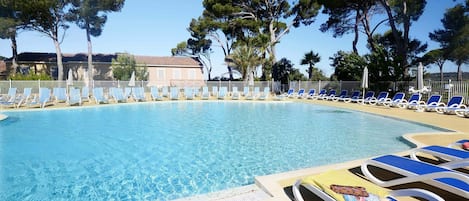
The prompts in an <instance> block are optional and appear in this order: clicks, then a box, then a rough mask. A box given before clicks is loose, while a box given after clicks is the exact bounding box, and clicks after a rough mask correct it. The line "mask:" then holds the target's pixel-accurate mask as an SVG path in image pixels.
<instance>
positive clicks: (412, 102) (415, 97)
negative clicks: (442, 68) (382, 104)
mask: <svg viewBox="0 0 469 201" xmlns="http://www.w3.org/2000/svg"><path fill="white" fill-rule="evenodd" d="M420 98H422V95H420V93H415V94H412V95H411V96H410V98H409V100H406V99H403V100H402V101H401V102H400V103H398V104H397V106H399V107H400V108H407V109H412V108H417V106H418V104H419V102H420Z"/></svg>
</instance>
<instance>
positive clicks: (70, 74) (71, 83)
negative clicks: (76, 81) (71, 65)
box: [67, 69, 73, 85]
mask: <svg viewBox="0 0 469 201" xmlns="http://www.w3.org/2000/svg"><path fill="white" fill-rule="evenodd" d="M67 85H73V72H72V69H68V77H67Z"/></svg>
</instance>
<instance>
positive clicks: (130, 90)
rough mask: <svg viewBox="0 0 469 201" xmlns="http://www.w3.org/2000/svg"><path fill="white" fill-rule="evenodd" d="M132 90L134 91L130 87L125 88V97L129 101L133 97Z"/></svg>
mask: <svg viewBox="0 0 469 201" xmlns="http://www.w3.org/2000/svg"><path fill="white" fill-rule="evenodd" d="M132 90H133V89H132V88H130V87H125V88H124V97H125V98H127V99H129V98H130V97H132V96H133V94H132Z"/></svg>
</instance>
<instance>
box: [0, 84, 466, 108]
mask: <svg viewBox="0 0 469 201" xmlns="http://www.w3.org/2000/svg"><path fill="white" fill-rule="evenodd" d="M169 83H170V86H175V87H180V88H181V89H182V88H184V87H202V86H207V87H209V90H210V91H212V88H213V87H214V86H216V87H218V88H220V87H227V88H228V91H232V89H233V87H238V90H242V89H243V88H244V87H250V88H251V90H252V88H254V87H259V88H261V90H262V89H263V88H264V87H270V89H271V92H273V93H275V94H280V93H284V92H286V91H288V89H294V90H295V91H298V90H299V89H305V90H309V89H317V90H320V89H335V90H348V91H349V93H351V92H352V91H356V90H358V91H362V88H361V82H360V81H290V82H289V83H288V84H281V83H280V82H274V81H262V82H254V83H251V85H250V84H249V83H248V82H244V81H187V80H172V81H170V82H169ZM128 84H129V82H128V81H92V82H90V83H88V85H89V87H90V88H93V87H103V88H105V89H108V88H109V87H121V88H123V87H129V86H128ZM135 84H136V86H143V87H145V91H149V88H150V86H155V85H154V84H155V82H152V83H150V82H147V81H137V82H136V83H135ZM424 85H425V86H428V88H430V89H431V92H429V93H426V94H423V100H426V99H427V98H428V96H429V95H430V94H440V95H442V96H443V101H445V102H446V101H448V100H449V99H450V98H451V97H452V96H455V95H459V96H463V97H464V102H465V104H469V82H468V81H465V82H459V81H445V82H440V81H426V82H425V83H424ZM83 86H86V83H85V82H84V81H74V82H73V85H71V86H70V87H76V88H81V87H83ZM156 86H159V87H161V86H162V85H161V86H160V85H158V83H156ZM411 86H417V83H416V82H412V81H409V82H384V81H383V82H378V83H370V84H369V88H368V89H367V90H373V91H376V92H379V91H389V92H390V93H391V94H393V93H395V92H398V91H404V92H408V91H409V87H411ZM10 87H16V88H17V89H18V92H22V89H23V88H26V87H31V88H32V93H38V91H39V88H40V87H47V88H54V87H69V86H67V82H66V81H40V80H38V81H23V80H18V81H16V80H15V81H0V94H6V93H7V91H8V89H9V88H10Z"/></svg>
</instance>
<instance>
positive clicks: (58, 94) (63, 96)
mask: <svg viewBox="0 0 469 201" xmlns="http://www.w3.org/2000/svg"><path fill="white" fill-rule="evenodd" d="M52 95H53V96H54V100H55V103H65V102H67V89H66V88H64V87H55V88H54V89H52Z"/></svg>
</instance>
